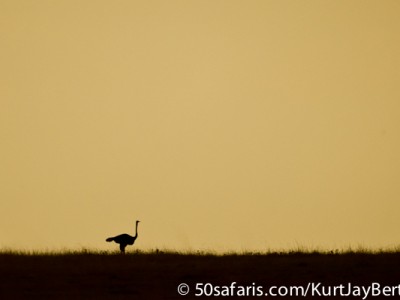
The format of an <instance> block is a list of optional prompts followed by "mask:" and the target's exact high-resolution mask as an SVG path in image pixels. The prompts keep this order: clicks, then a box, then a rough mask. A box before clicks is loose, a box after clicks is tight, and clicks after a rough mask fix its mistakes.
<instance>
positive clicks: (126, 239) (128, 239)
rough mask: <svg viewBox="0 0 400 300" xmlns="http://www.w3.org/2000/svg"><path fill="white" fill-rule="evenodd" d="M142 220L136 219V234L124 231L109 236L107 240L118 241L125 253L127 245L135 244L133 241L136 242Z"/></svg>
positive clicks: (122, 251)
mask: <svg viewBox="0 0 400 300" xmlns="http://www.w3.org/2000/svg"><path fill="white" fill-rule="evenodd" d="M139 222H140V221H136V233H135V236H131V235H129V234H126V233H123V234H120V235H117V236H114V237H109V238H108V239H106V241H107V242H113V241H114V242H116V243H117V244H119V249H120V250H121V253H125V247H126V246H128V245H133V243H134V242H135V240H136V239H137V237H138V231H137V228H138V224H139Z"/></svg>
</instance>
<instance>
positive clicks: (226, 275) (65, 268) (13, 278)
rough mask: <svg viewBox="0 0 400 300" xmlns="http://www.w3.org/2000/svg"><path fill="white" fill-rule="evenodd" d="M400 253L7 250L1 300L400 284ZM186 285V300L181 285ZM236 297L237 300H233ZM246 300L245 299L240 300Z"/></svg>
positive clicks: (0, 268) (2, 257)
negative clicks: (199, 286)
mask: <svg viewBox="0 0 400 300" xmlns="http://www.w3.org/2000/svg"><path fill="white" fill-rule="evenodd" d="M398 250H399V249H396V248H393V249H389V250H366V249H361V248H360V249H347V250H340V251H339V250H333V251H328V250H326V251H321V250H313V249H306V250H304V249H293V250H289V251H266V252H251V251H248V252H246V251H243V252H227V253H217V252H213V251H199V252H193V251H192V252H190V251H173V250H157V249H156V250H149V251H140V250H134V251H132V250H131V251H130V252H127V254H125V255H121V254H119V252H116V251H115V252H110V251H99V250H91V249H81V250H62V251H49V250H44V251H27V250H25V251H15V250H10V249H3V250H1V251H0V278H1V280H0V299H198V298H199V297H194V291H193V290H194V289H195V285H196V283H211V284H213V285H230V284H231V282H237V284H241V285H251V284H253V283H256V284H259V285H263V286H271V285H306V284H307V283H308V282H322V283H324V284H340V283H343V284H344V283H346V284H347V283H348V282H351V283H352V284H370V283H371V282H379V283H381V284H390V285H398V284H399V283H400V252H399V251H398ZM182 282H184V283H187V284H188V285H189V286H190V287H191V289H192V293H189V295H187V296H185V297H183V296H179V295H178V294H177V286H178V284H180V283H182ZM229 298H233V297H229ZM241 299H243V297H242V298H241Z"/></svg>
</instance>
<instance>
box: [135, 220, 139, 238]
mask: <svg viewBox="0 0 400 300" xmlns="http://www.w3.org/2000/svg"><path fill="white" fill-rule="evenodd" d="M138 225H139V223H136V232H135V237H137V236H138V234H137V227H138Z"/></svg>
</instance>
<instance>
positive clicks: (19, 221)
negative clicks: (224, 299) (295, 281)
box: [0, 0, 400, 251]
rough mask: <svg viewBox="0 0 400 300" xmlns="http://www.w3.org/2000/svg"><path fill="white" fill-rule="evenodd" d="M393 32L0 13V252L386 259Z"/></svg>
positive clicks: (218, 17)
mask: <svg viewBox="0 0 400 300" xmlns="http://www.w3.org/2000/svg"><path fill="white" fill-rule="evenodd" d="M399 15H400V2H399V1H397V0H393V1H390V0H381V1H368V0H365V1H364V0H362V1H361V0H360V1H354V0H334V1H329V0H327V1H319V0H318V1H313V0H310V1H297V0H290V1H289V0H283V1H281V0H275V1H268V0H260V1H256V0H254V1H235V0H217V1H215V0H201V1H200V0H199V1H187V0H179V1H177V0H172V1H148V0H146V1H130V0H129V1H128V0H121V1H105V0H96V1H94V0H93V1H75V0H59V1H53V0H35V1H34V0H2V1H0V54H1V55H0V66H1V67H0V213H1V215H0V237H1V239H0V247H16V248H57V247H67V248H75V247H93V248H98V249H113V250H114V249H116V248H117V246H116V245H115V244H114V245H111V244H107V243H105V241H104V240H105V238H106V237H108V236H112V235H116V234H119V233H124V232H127V233H131V234H133V230H134V221H135V220H136V219H140V220H141V221H142V222H141V223H140V225H139V238H138V239H137V241H136V244H135V247H137V248H139V249H149V248H155V247H158V248H163V247H167V248H172V249H177V250H186V249H191V250H197V249H214V250H225V251H226V250H239V251H240V250H255V249H257V250H260V249H261V250H262V249H276V248H293V247H297V246H304V247H311V248H312V247H326V248H332V247H335V248H337V247H348V246H349V245H353V246H358V245H363V246H365V247H386V246H393V245H398V244H399V242H400V218H399V211H400V201H399V200H400V198H399V196H400V184H399V183H400V58H399V53H400V34H399V33H400V18H399Z"/></svg>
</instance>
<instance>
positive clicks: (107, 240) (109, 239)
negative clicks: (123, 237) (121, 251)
mask: <svg viewBox="0 0 400 300" xmlns="http://www.w3.org/2000/svg"><path fill="white" fill-rule="evenodd" d="M113 240H114V238H112V237H110V238H108V239H106V242H112V241H113Z"/></svg>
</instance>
